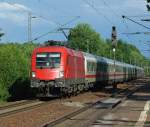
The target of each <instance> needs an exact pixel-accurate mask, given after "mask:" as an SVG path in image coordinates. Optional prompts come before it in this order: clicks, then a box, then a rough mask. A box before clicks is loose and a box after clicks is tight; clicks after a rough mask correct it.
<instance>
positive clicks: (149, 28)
mask: <svg viewBox="0 0 150 127" xmlns="http://www.w3.org/2000/svg"><path fill="white" fill-rule="evenodd" d="M122 18H126V19H128V20H130V21H132V22H134V23H136V24H138V25H140V26H142V27H144V28H146V29H148V30H150V27H147V26H145V25H143V24H142V23H139V22H137V21H134V20H133V19H131V18H128V17H127V16H124V15H123V16H122Z"/></svg>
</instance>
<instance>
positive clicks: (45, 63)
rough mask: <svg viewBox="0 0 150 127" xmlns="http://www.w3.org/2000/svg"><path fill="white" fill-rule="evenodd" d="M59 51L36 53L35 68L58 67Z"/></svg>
mask: <svg viewBox="0 0 150 127" xmlns="http://www.w3.org/2000/svg"><path fill="white" fill-rule="evenodd" d="M59 66H60V53H52V52H51V53H37V54H36V67H37V68H59Z"/></svg>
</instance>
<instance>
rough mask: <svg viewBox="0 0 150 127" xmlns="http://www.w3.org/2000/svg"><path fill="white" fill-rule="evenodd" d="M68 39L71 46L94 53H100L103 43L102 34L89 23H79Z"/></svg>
mask: <svg viewBox="0 0 150 127" xmlns="http://www.w3.org/2000/svg"><path fill="white" fill-rule="evenodd" d="M68 41H69V47H71V48H73V49H76V50H82V51H84V52H89V53H94V54H98V52H99V50H100V49H102V47H100V45H101V43H103V40H101V39H100V35H99V34H98V33H97V32H95V30H94V29H92V28H91V26H90V25H88V24H78V25H77V26H76V27H75V28H74V29H72V30H71V31H70V34H69V37H68Z"/></svg>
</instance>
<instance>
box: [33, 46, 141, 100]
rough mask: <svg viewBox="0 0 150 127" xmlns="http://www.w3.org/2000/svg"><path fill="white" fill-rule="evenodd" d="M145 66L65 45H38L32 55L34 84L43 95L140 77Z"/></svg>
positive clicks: (69, 92)
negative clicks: (76, 49)
mask: <svg viewBox="0 0 150 127" xmlns="http://www.w3.org/2000/svg"><path fill="white" fill-rule="evenodd" d="M143 75H144V70H143V68H141V67H138V66H134V65H130V64H126V63H123V62H118V61H115V62H114V60H111V59H108V58H104V57H100V56H96V55H93V54H90V53H85V52H82V51H75V50H73V49H70V48H67V47H63V46H45V47H44V46H43V47H39V48H36V49H35V50H34V51H33V53H32V58H31V88H34V89H36V90H37V96H39V97H51V96H62V95H71V94H76V93H79V92H81V91H84V90H88V89H89V88H91V87H93V86H94V85H98V86H101V85H102V84H103V83H108V84H117V83H119V82H124V81H129V80H133V79H137V78H140V77H142V76H143Z"/></svg>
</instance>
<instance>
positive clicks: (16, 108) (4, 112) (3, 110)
mask: <svg viewBox="0 0 150 127" xmlns="http://www.w3.org/2000/svg"><path fill="white" fill-rule="evenodd" d="M48 103H52V101H48V102H44V101H38V100H26V101H22V102H18V103H14V104H10V105H6V106H1V107H0V117H5V116H9V115H12V114H16V113H19V112H23V111H27V110H31V109H33V108H36V107H40V106H42V105H45V104H48Z"/></svg>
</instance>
